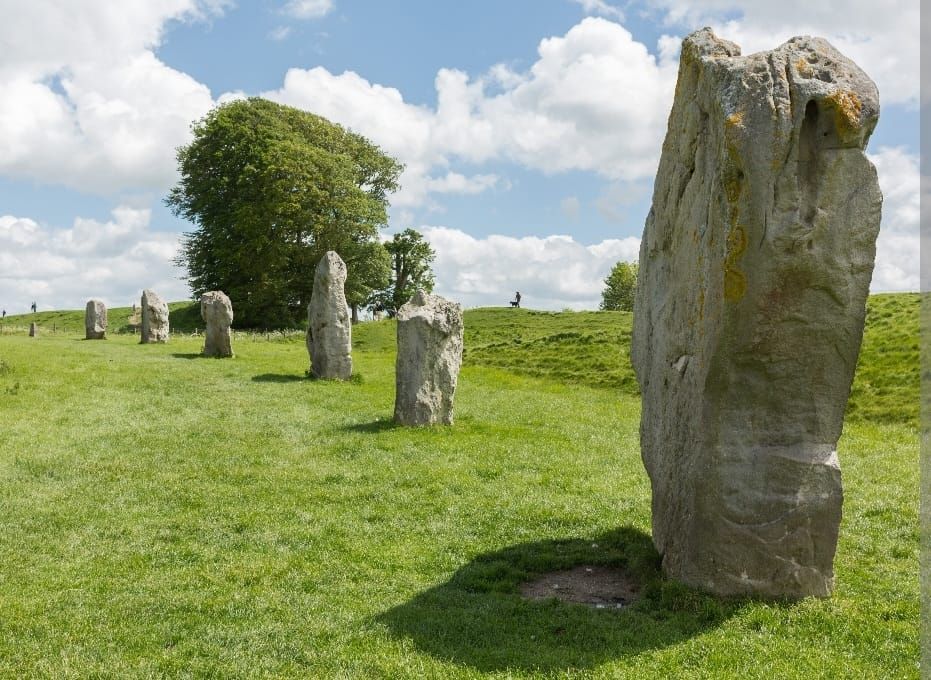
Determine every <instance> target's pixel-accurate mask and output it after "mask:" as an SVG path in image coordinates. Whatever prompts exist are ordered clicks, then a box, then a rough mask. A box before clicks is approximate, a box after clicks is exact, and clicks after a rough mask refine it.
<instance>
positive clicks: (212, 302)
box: [200, 290, 233, 357]
mask: <svg viewBox="0 0 931 680" xmlns="http://www.w3.org/2000/svg"><path fill="white" fill-rule="evenodd" d="M200 316H201V318H202V319H203V320H204V323H205V324H206V325H207V330H206V331H205V333H204V336H205V337H204V356H206V357H231V356H233V346H232V335H233V334H232V332H231V331H230V326H232V324H233V303H232V302H230V299H229V298H228V297H227V296H226V293H224V292H222V291H219V290H211V291H210V292H208V293H204V294H203V295H202V296H201V298H200Z"/></svg>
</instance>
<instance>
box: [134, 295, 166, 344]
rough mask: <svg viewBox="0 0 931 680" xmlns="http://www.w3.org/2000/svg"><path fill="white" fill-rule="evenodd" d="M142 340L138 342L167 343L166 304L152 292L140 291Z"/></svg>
mask: <svg viewBox="0 0 931 680" xmlns="http://www.w3.org/2000/svg"><path fill="white" fill-rule="evenodd" d="M141 307H142V339H141V340H140V342H142V343H148V342H168V304H167V303H166V302H165V301H164V300H162V298H160V297H159V296H158V293H156V292H155V291H154V290H149V289H146V290H144V291H142V305H141Z"/></svg>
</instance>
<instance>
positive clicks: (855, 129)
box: [827, 90, 863, 140]
mask: <svg viewBox="0 0 931 680" xmlns="http://www.w3.org/2000/svg"><path fill="white" fill-rule="evenodd" d="M827 102H828V103H830V104H831V105H832V107H833V109H834V123H835V125H836V126H837V132H838V134H839V135H840V138H841V139H842V140H848V139H850V138H851V137H856V136H858V135H859V132H860V112H861V111H862V110H863V102H861V101H860V98H859V97H858V96H857V94H856V92H851V91H850V90H837V91H835V92H834V93H832V94H831V95H830V96H828V97H827Z"/></svg>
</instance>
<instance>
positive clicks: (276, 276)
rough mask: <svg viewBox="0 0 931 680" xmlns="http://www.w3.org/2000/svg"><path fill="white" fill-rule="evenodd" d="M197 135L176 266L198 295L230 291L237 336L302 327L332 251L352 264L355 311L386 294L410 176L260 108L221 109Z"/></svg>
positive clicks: (355, 144)
mask: <svg viewBox="0 0 931 680" xmlns="http://www.w3.org/2000/svg"><path fill="white" fill-rule="evenodd" d="M192 130H193V133H194V139H193V141H192V142H191V143H190V144H188V145H187V146H184V147H182V148H180V149H179V150H178V167H179V170H180V175H181V178H180V180H179V182H178V184H177V186H175V187H174V188H173V189H172V190H171V193H170V194H169V196H168V198H167V199H166V203H167V204H168V206H169V207H170V208H171V209H172V211H173V212H174V213H175V215H177V216H179V217H182V218H184V219H187V220H190V221H191V222H193V223H194V225H195V229H194V230H193V231H192V232H190V233H187V234H185V237H184V239H183V242H182V247H181V252H180V254H179V256H178V262H179V264H181V265H182V266H183V267H185V268H186V270H187V278H188V282H189V283H190V286H191V289H192V291H193V293H194V295H195V296H198V295H200V294H202V293H203V292H204V291H207V290H214V289H216V290H223V291H225V292H226V293H227V295H229V296H230V298H231V299H232V301H233V305H234V307H235V310H236V323H237V325H239V326H247V327H248V326H264V327H279V326H288V325H293V324H295V323H299V322H301V321H302V320H303V319H304V317H305V315H306V308H307V303H308V302H309V301H310V295H311V292H312V290H313V279H314V269H315V268H316V265H317V262H318V261H319V260H320V258H321V257H322V256H323V254H324V253H325V252H326V251H328V250H335V251H336V252H337V253H339V255H340V256H341V257H342V258H343V259H344V260H345V261H346V263H347V269H348V275H349V278H348V281H347V285H346V288H347V293H348V299H349V302H350V304H355V305H359V304H362V303H363V302H364V301H365V300H367V299H368V298H369V297H370V295H371V293H372V291H373V290H376V289H380V288H382V287H383V286H384V285H385V279H386V266H385V264H386V261H385V258H384V255H383V254H381V253H380V252H379V249H380V248H381V246H380V245H379V243H378V230H379V228H380V227H383V226H385V224H386V223H387V219H388V218H387V208H388V199H387V196H388V194H389V193H390V192H392V191H395V190H396V189H397V188H398V177H399V175H400V173H401V170H402V169H403V168H402V166H401V165H400V164H399V163H398V162H397V161H396V160H394V159H393V158H391V157H389V156H387V155H386V154H384V153H383V152H382V151H381V150H380V149H379V148H378V147H377V146H375V145H374V144H372V143H371V142H370V141H368V140H367V139H365V138H364V137H361V136H360V135H357V134H355V133H352V132H350V131H348V130H346V129H344V128H342V127H341V126H339V125H336V124H334V123H331V122H330V121H328V120H326V119H325V118H321V117H320V116H316V115H314V114H311V113H307V112H305V111H300V110H298V109H295V108H292V107H289V106H282V105H280V104H275V103H273V102H270V101H267V100H264V99H259V98H253V99H245V100H238V101H234V102H230V103H228V104H224V105H222V106H219V107H217V108H215V109H213V110H212V111H210V113H208V114H207V115H206V116H205V117H204V118H203V119H202V120H200V121H198V122H196V123H195V124H194V125H193V127H192ZM371 257H375V258H376V261H374V262H373V261H370V259H369V258H371Z"/></svg>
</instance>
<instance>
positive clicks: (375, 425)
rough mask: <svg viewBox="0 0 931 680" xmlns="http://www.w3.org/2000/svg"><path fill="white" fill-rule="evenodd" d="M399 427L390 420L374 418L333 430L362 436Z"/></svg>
mask: <svg viewBox="0 0 931 680" xmlns="http://www.w3.org/2000/svg"><path fill="white" fill-rule="evenodd" d="M399 427H402V426H401V425H398V424H397V423H396V422H394V420H393V419H392V418H376V419H375V420H372V421H370V422H368V423H351V424H349V425H340V426H339V427H337V428H335V429H336V430H338V431H340V432H361V433H363V434H378V433H379V432H387V431H389V430H396V429H398V428H399Z"/></svg>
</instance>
